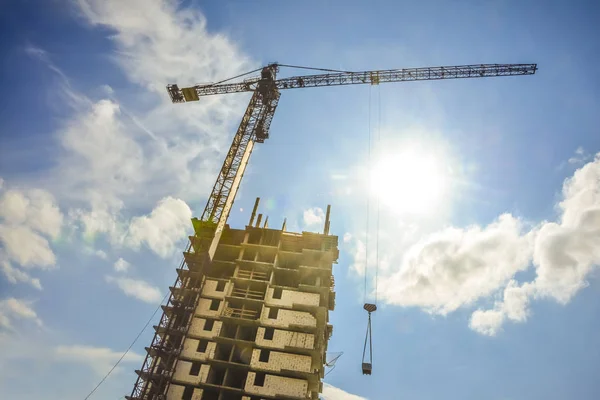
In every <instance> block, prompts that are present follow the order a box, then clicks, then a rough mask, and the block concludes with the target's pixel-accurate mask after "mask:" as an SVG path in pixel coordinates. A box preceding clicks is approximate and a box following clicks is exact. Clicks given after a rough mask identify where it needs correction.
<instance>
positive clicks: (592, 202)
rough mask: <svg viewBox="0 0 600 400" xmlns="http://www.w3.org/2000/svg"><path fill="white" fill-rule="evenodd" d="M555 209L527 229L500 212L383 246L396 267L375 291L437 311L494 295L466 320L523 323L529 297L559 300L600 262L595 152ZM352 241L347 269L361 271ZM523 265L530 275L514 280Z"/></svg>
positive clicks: (599, 165) (480, 325) (497, 326)
mask: <svg viewBox="0 0 600 400" xmlns="http://www.w3.org/2000/svg"><path fill="white" fill-rule="evenodd" d="M558 210H559V212H560V215H559V219H558V221H556V222H548V221H545V222H542V223H540V224H538V225H537V226H534V227H529V226H526V225H525V224H524V223H523V222H522V221H521V220H519V219H517V218H516V217H514V216H512V215H510V214H503V215H501V216H500V217H498V219H497V220H496V221H494V222H493V223H491V224H489V225H487V226H478V225H473V226H469V227H467V228H446V229H443V230H441V231H438V232H436V233H433V234H431V235H428V236H427V237H426V238H424V239H422V240H420V241H419V242H418V243H417V244H415V245H413V246H411V247H410V248H409V249H408V250H407V251H403V252H401V253H400V252H399V250H398V248H397V247H394V246H393V245H389V244H388V245H387V246H385V251H386V252H387V253H388V254H390V255H391V257H392V258H394V257H395V259H397V260H398V263H397V264H396V265H398V267H397V268H395V269H394V270H391V269H390V270H389V271H388V272H387V273H384V274H383V276H382V277H381V278H380V280H379V288H380V291H379V293H380V296H381V298H383V299H384V300H385V301H386V302H387V303H390V304H394V305H399V306H414V307H419V308H422V309H423V310H425V311H427V312H430V313H437V314H442V315H444V314H447V313H450V312H453V311H455V310H457V309H459V308H461V307H470V306H473V305H475V304H477V303H478V302H480V301H482V300H485V299H491V298H492V299H493V298H494V296H496V295H498V296H499V299H498V300H497V301H495V302H494V305H493V306H492V307H491V308H489V309H484V308H479V309H477V310H475V311H474V312H473V314H472V316H471V319H470V322H469V325H470V327H471V328H472V329H473V330H475V331H477V332H479V333H482V334H485V335H490V336H493V335H495V334H497V333H498V332H499V331H500V330H501V328H502V326H503V324H504V323H505V322H507V321H512V322H524V321H526V320H527V319H528V317H529V315H530V314H531V310H530V303H531V301H532V300H535V299H543V298H548V299H552V300H555V301H557V302H558V303H561V304H566V303H568V302H569V301H570V300H571V299H572V298H573V296H574V295H575V294H576V293H577V292H578V291H579V290H580V289H581V288H583V287H585V286H587V285H588V282H587V277H588V276H589V274H590V273H591V272H592V271H593V270H594V269H595V268H597V267H598V265H600V154H599V155H597V156H596V158H595V159H594V161H592V162H589V163H588V164H586V165H584V166H583V167H581V168H580V169H578V170H577V171H575V173H574V174H573V176H572V177H571V178H569V179H567V180H565V182H564V184H563V199H562V201H561V202H560V203H559V204H558ZM351 241H352V240H351ZM353 241H354V242H355V245H354V247H353V248H352V250H351V251H352V252H353V256H354V264H353V268H354V269H355V270H356V271H357V272H359V273H360V272H361V270H364V257H365V254H364V244H362V242H361V241H359V240H356V239H353ZM361 246H362V247H361ZM399 255H400V256H399ZM361 265H362V266H361ZM361 268H362V269H361ZM529 268H533V269H534V272H535V278H534V279H533V280H531V281H525V282H520V281H518V280H516V279H515V276H516V274H517V273H518V272H520V271H524V270H527V269H529Z"/></svg>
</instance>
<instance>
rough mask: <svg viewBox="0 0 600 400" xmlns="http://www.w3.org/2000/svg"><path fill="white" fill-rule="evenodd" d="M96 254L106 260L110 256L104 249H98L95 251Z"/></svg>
mask: <svg viewBox="0 0 600 400" xmlns="http://www.w3.org/2000/svg"><path fill="white" fill-rule="evenodd" d="M94 254H95V255H96V257H99V258H101V259H103V260H106V259H107V258H108V254H106V252H105V251H102V250H96V251H95V252H94Z"/></svg>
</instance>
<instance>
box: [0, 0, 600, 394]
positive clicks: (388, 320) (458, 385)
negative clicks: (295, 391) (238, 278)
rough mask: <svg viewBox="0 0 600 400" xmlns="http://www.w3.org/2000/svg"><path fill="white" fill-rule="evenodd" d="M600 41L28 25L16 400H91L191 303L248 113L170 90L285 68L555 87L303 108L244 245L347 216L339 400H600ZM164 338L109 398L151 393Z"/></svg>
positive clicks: (401, 21) (423, 27) (580, 20)
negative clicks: (177, 306) (194, 261)
mask: <svg viewBox="0 0 600 400" xmlns="http://www.w3.org/2000/svg"><path fill="white" fill-rule="evenodd" d="M599 17H600V12H599V8H598V5H596V4H595V3H594V2H586V1H576V2H559V1H545V2H541V1H537V2H536V1H530V2H516V1H496V2H485V3H484V2H471V1H455V2H443V1H423V2H392V1H373V2H371V3H369V4H366V3H365V2H359V1H345V2H341V1H321V2H317V1H305V2H302V3H301V4H299V3H297V2H269V3H267V2H256V3H255V2H245V1H228V2H200V1H181V2H173V1H167V0H144V1H142V0H129V1H117V0H104V1H100V0H79V1H75V0H73V1H67V0H54V1H50V2H42V1H21V2H17V1H13V2H4V3H3V5H2V6H0V22H1V23H0V32H1V34H2V37H3V38H4V40H3V41H2V44H1V45H0V51H1V55H2V60H3V63H2V65H1V66H0V68H1V71H2V73H1V74H0V78H1V79H2V83H3V87H4V88H5V91H6V92H7V93H6V94H5V96H3V97H2V100H1V103H0V104H1V107H0V116H1V118H0V177H1V178H2V180H1V181H0V182H2V185H1V188H0V272H2V274H0V397H2V398H24V399H27V398H40V397H43V398H48V399H54V398H55V399H71V398H72V399H78V398H83V397H85V395H86V394H87V393H88V392H89V391H90V390H91V389H92V388H93V387H94V385H95V384H96V383H97V382H98V380H99V379H100V378H101V377H102V376H103V375H104V374H105V373H106V372H107V371H108V369H110V367H111V366H112V365H113V364H114V362H115V361H116V360H117V359H118V358H119V357H120V355H121V354H122V352H123V351H124V350H125V349H126V348H127V347H128V346H129V344H130V342H131V341H132V340H133V338H134V337H135V336H136V334H137V333H138V332H139V330H140V329H141V327H142V326H143V325H144V324H145V322H146V321H147V319H148V318H149V316H150V315H151V314H152V312H153V311H154V309H155V308H156V306H157V304H159V303H160V300H161V299H162V297H163V295H164V294H166V290H167V287H168V285H170V284H171V283H172V281H173V280H174V279H175V272H174V269H175V267H176V266H177V264H178V263H179V260H180V257H181V256H180V254H181V253H180V252H181V251H182V250H183V247H184V246H185V240H186V239H185V237H186V235H187V234H189V233H190V232H191V224H190V223H189V218H190V217H191V216H192V215H194V216H199V215H200V214H201V212H202V209H203V207H204V203H205V201H206V196H207V194H208V192H209V190H210V188H211V187H212V184H213V181H214V179H215V178H216V173H217V171H218V168H219V167H220V164H221V162H222V159H223V156H224V153H225V152H226V150H227V147H228V145H229V143H230V140H231V137H232V135H233V133H234V131H235V129H236V127H237V124H238V123H239V120H240V118H241V116H242V113H243V111H244V109H245V107H246V104H247V101H248V99H249V95H248V94H239V95H229V96H221V97H212V98H206V99H202V100H201V101H200V102H198V103H195V104H184V105H173V104H171V103H170V101H169V99H168V96H167V94H166V91H165V90H164V86H165V85H166V84H167V83H172V82H175V83H179V84H180V85H182V86H186V85H191V84H194V83H199V82H210V81H217V80H221V79H225V78H228V77H231V76H234V75H237V74H239V73H242V72H246V71H249V70H252V69H255V68H258V67H259V66H261V65H264V64H266V63H268V62H272V61H278V62H280V63H286V64H294V65H305V66H315V67H325V68H335V69H345V70H370V69H387V68H402V67H421V66H438V65H460V64H470V63H529V62H535V63H538V65H539V71H538V72H537V73H536V75H534V76H528V77H509V78H490V79H473V80H455V81H434V82H415V83H402V84H385V85H380V86H372V87H371V86H354V87H353V86H348V87H338V88H332V87H330V88H315V89H304V90H290V91H285V92H283V93H282V97H281V101H280V105H279V108H278V110H277V114H276V116H275V118H274V121H273V124H272V126H271V138H270V139H269V140H268V141H267V142H266V143H265V144H262V145H257V147H256V149H255V152H254V154H253V156H252V160H251V163H250V165H249V167H248V170H247V173H246V175H245V177H244V181H243V183H242V187H241V189H240V192H239V195H238V199H237V201H236V204H235V207H234V210H233V212H232V214H231V217H230V224H231V225H232V226H235V227H242V226H243V225H244V224H245V223H246V221H247V219H248V216H249V211H250V210H251V207H252V204H253V202H254V199H255V198H256V197H257V196H260V197H261V198H262V199H263V201H262V206H261V207H262V211H263V212H264V213H266V214H268V215H269V222H270V225H271V226H276V225H278V224H280V223H281V222H282V221H283V218H285V217H287V220H288V229H290V230H303V229H304V230H320V229H321V228H322V227H321V225H320V223H319V222H320V220H321V218H322V215H321V210H322V209H324V208H325V207H326V205H327V204H331V205H332V226H331V231H332V233H333V234H336V235H338V236H339V237H340V248H341V254H340V260H339V263H338V264H337V265H336V266H335V268H334V273H335V279H336V290H337V297H336V299H337V303H336V310H335V311H334V312H333V313H332V316H331V319H332V322H333V324H334V335H333V338H332V341H331V342H330V345H329V349H330V350H331V351H333V352H344V355H343V356H342V357H341V358H340V359H339V360H338V362H337V364H336V368H335V369H334V370H333V371H332V372H331V373H330V374H329V375H327V377H326V379H325V381H326V382H327V384H328V385H327V386H326V389H325V392H324V394H323V397H324V398H325V399H326V400H340V399H355V400H356V399H361V398H367V399H371V400H373V399H394V398H414V399H437V398H440V397H442V396H443V397H444V398H449V399H481V398H489V399H531V398H546V399H565V398H578V399H596V398H598V397H599V396H600V385H599V384H598V381H597V379H596V374H595V371H597V370H598V369H599V368H600V350H598V349H600V339H599V337H598V335H597V332H598V330H599V329H600V306H598V304H600V282H599V280H598V277H599V272H598V265H599V264H600V253H599V252H598V249H599V248H600V231H599V229H598V227H599V226H600V219H599V218H600V159H599V158H598V157H599V156H597V155H596V154H598V153H599V152H600V139H599V137H600V136H599V135H598V126H599V124H600V117H599V116H598V114H597V110H598V109H599V107H600V94H599V93H600V79H599V78H598V76H597V73H596V66H597V65H598V61H600V60H598V57H599V56H598V54H600V40H599V39H598V38H597V37H598V28H597V27H596V25H597V24H596V21H597V20H598V18H599ZM297 73H302V71H294V70H284V69H282V70H281V72H280V76H286V75H287V76H290V75H293V74H297ZM369 126H370V128H369ZM369 132H370V135H371V140H370V141H369ZM369 149H371V151H370V153H371V156H370V157H369ZM406 160H410V161H406ZM381 163H383V164H384V165H387V166H388V168H387V169H380V164H381ZM369 169H371V170H375V171H378V172H379V174H378V175H376V177H372V178H369V176H370V174H369V173H368V171H369ZM377 182H379V183H377ZM382 182H383V183H382ZM384 183H385V184H384ZM368 199H369V200H368ZM378 199H379V201H380V204H381V205H380V208H379V222H380V223H379V229H378V230H377V229H376V225H377V223H376V222H377V215H378V209H377V203H378ZM367 203H369V211H367ZM417 206H422V207H417ZM415 207H416V208H419V209H418V210H417V209H416V208H415ZM319 208H320V209H321V210H319ZM367 215H369V221H370V225H369V229H368V230H367ZM367 233H368V235H367ZM367 237H368V256H369V263H368V266H367V268H366V269H365V260H366V257H367V256H366V254H365V248H366V247H367V244H366V243H367V240H366V238H367ZM377 241H378V242H379V245H378V246H377V245H376V243H377ZM377 248H378V252H377V251H376V249H377ZM377 253H378V257H376V254H377ZM377 259H378V261H379V262H377ZM121 260H122V261H121ZM376 269H378V276H379V279H378V284H377V289H378V290H377V299H378V305H379V310H378V311H377V312H376V313H375V315H374V325H373V330H374V338H373V342H374V343H373V345H374V374H373V375H372V376H370V377H364V376H362V375H361V373H360V362H361V354H362V342H363V340H364V330H365V326H366V313H365V312H364V310H362V303H363V301H364V299H365V293H364V290H363V279H364V275H365V272H366V275H367V282H368V293H367V299H368V300H370V301H372V300H374V298H375V292H374V289H375V281H374V275H375V270H376ZM150 339H151V332H150V331H148V332H145V333H144V335H143V336H142V338H141V339H140V341H139V342H138V343H137V344H136V345H135V346H134V347H133V349H132V352H131V353H130V354H129V355H128V356H127V357H126V358H125V360H124V361H123V363H122V364H121V365H120V368H119V369H118V370H116V371H115V373H114V374H113V375H111V377H110V379H109V380H107V381H106V383H105V384H103V385H102V386H101V387H100V389H99V390H98V392H97V393H96V394H95V397H94V398H115V399H116V398H119V396H122V395H124V394H128V393H130V391H131V388H132V385H133V383H134V380H135V375H134V373H133V370H134V369H136V368H139V366H140V365H141V357H142V355H143V347H144V346H145V345H147V344H148V343H149V341H150ZM32 382H35V384H32ZM353 396H355V397H353Z"/></svg>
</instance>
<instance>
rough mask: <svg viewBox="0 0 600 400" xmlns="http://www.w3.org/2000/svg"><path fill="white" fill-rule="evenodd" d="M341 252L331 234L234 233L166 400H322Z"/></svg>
mask: <svg viewBox="0 0 600 400" xmlns="http://www.w3.org/2000/svg"><path fill="white" fill-rule="evenodd" d="M327 226H328V225H327ZM196 228H197V226H196V225H195V229H196ZM326 230H328V228H326ZM203 234H204V235H205V236H206V234H205V232H204V233H203ZM199 236H200V233H199V232H198V231H196V237H199ZM191 239H192V240H193V239H194V238H193V237H192V238H191ZM337 245H338V238H337V236H333V235H328V234H317V233H310V232H302V233H292V232H286V231H285V229H269V228H266V227H259V226H252V222H251V223H250V224H249V225H248V226H246V228H245V229H231V228H230V227H229V226H226V228H225V230H224V231H223V235H222V237H221V241H220V243H219V245H218V247H217V251H216V253H215V256H214V258H213V260H212V262H210V264H207V267H206V268H205V269H204V270H203V271H202V274H201V277H200V278H198V279H199V280H200V281H199V282H200V283H199V287H198V289H196V290H197V293H199V298H198V301H197V303H195V304H196V308H195V309H194V308H191V309H190V311H189V314H188V315H190V318H189V323H188V324H187V325H186V326H185V335H184V337H183V339H182V341H181V342H180V343H181V344H180V350H178V351H179V353H178V359H177V361H176V364H175V371H174V373H173V374H172V375H171V378H170V382H171V383H170V385H169V389H168V392H167V400H263V399H265V400H266V399H280V398H284V399H315V400H316V399H318V398H319V393H320V392H321V390H322V383H321V379H322V378H323V376H324V360H325V355H326V351H327V342H328V340H329V336H330V333H331V326H330V325H329V324H328V321H329V311H330V310H333V308H334V298H335V297H334V296H335V295H334V291H333V289H334V280H333V275H332V264H333V263H335V262H336V261H337V257H338V254H339V253H338V248H337ZM185 255H186V262H188V261H187V260H192V259H193V256H194V248H193V247H192V249H190V252H186V253H185ZM188 265H189V262H188ZM191 269H192V268H191V267H190V270H191ZM179 271H181V270H179ZM180 273H184V272H180ZM171 290H172V291H173V295H174V296H182V299H184V297H183V295H182V293H184V291H181V290H180V291H177V290H176V289H174V288H172V289H171ZM181 301H183V300H181ZM175 317H176V315H175V314H173V315H171V316H170V318H175Z"/></svg>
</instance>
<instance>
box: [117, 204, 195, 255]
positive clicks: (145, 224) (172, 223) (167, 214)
mask: <svg viewBox="0 0 600 400" xmlns="http://www.w3.org/2000/svg"><path fill="white" fill-rule="evenodd" d="M191 218H192V211H191V210H190V208H189V207H188V205H187V204H186V203H185V202H184V201H183V200H180V199H174V198H172V197H167V198H164V199H162V200H161V201H160V202H159V203H158V205H157V206H156V207H155V208H154V210H152V212H151V213H150V215H148V216H141V217H135V218H133V219H132V221H131V224H130V225H129V232H128V236H127V243H128V244H130V245H132V246H133V247H135V248H139V246H140V245H141V244H145V245H147V246H148V247H149V248H150V249H152V251H154V252H155V253H156V254H158V255H159V256H161V257H167V256H169V255H171V254H173V251H174V250H175V249H176V245H177V243H178V242H179V241H180V240H181V239H183V238H185V237H186V235H187V232H188V229H189V228H190V225H191V224H190V219H191Z"/></svg>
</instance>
